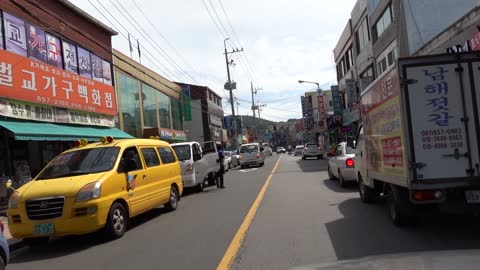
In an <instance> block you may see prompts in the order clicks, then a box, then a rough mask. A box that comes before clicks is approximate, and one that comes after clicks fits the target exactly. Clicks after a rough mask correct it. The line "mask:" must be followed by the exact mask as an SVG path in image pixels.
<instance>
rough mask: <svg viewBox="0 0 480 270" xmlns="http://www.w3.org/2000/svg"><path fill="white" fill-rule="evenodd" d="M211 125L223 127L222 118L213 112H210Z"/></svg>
mask: <svg viewBox="0 0 480 270" xmlns="http://www.w3.org/2000/svg"><path fill="white" fill-rule="evenodd" d="M210 125H213V126H217V127H222V119H221V118H220V117H217V116H215V115H213V114H210Z"/></svg>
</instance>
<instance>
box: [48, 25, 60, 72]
mask: <svg viewBox="0 0 480 270" xmlns="http://www.w3.org/2000/svg"><path fill="white" fill-rule="evenodd" d="M45 36H46V37H47V62H48V64H49V65H52V66H54V67H56V68H62V66H63V65H62V47H61V46H60V39H59V38H57V37H56V36H52V35H50V34H49V33H46V34H45Z"/></svg>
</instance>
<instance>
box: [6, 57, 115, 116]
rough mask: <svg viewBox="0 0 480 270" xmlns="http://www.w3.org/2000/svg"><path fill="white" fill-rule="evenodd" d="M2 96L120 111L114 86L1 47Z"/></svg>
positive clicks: (107, 111) (97, 110)
mask: <svg viewBox="0 0 480 270" xmlns="http://www.w3.org/2000/svg"><path fill="white" fill-rule="evenodd" d="M0 96H2V97H5V98H10V99H15V100H23V101H29V102H33V103H41V104H47V105H51V106H55V107H63V108H68V109H75V110H82V111H88V112H94V113H101V114H107V115H116V114H117V104H116V100H115V90H114V89H113V87H112V86H110V85H106V84H103V83H99V82H96V81H94V80H90V79H88V78H85V77H83V76H78V75H77V74H74V73H71V72H68V71H64V70H61V69H58V68H55V67H52V66H49V65H46V64H44V63H41V62H38V61H35V60H31V59H27V58H24V57H22V56H19V55H17V54H14V53H11V52H8V51H4V50H0Z"/></svg>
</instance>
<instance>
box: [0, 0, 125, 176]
mask: <svg viewBox="0 0 480 270" xmlns="http://www.w3.org/2000/svg"><path fill="white" fill-rule="evenodd" d="M0 13H1V14H0V15H1V16H0V18H2V19H1V20H0V153H2V155H1V157H0V177H1V178H3V177H4V176H6V177H9V178H12V180H14V184H18V185H20V184H22V183H24V182H26V181H28V180H29V179H30V178H31V177H32V176H35V175H36V174H37V173H38V172H39V171H40V170H41V168H42V167H43V166H44V165H45V164H46V163H47V162H49V161H50V160H51V159H52V158H53V157H55V156H56V155H57V154H59V153H60V152H62V151H64V150H66V149H68V148H70V147H72V146H73V141H75V140H77V139H82V138H85V139H87V140H88V141H98V140H99V139H100V137H101V136H107V135H112V136H113V137H115V138H130V137H131V136H130V135H128V134H126V133H124V132H122V131H120V130H118V129H116V128H114V126H115V119H116V117H117V99H116V92H115V89H114V82H113V76H112V73H113V69H112V64H111V63H112V45H111V44H112V43H111V37H112V36H113V35H116V34H117V33H116V32H115V31H114V30H112V29H111V28H109V27H108V26H106V25H104V24H102V23H100V22H99V21H98V20H96V19H95V18H93V17H92V16H90V15H88V14H87V13H85V12H84V11H82V10H80V9H78V8H77V7H76V6H74V5H73V4H71V3H70V2H69V1H66V0H57V1H47V0H43V1H42V0H33V1H26V0H17V1H0ZM2 180H3V179H2Z"/></svg>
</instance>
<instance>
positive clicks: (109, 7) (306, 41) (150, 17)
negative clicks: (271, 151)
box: [69, 0, 355, 121]
mask: <svg viewBox="0 0 480 270" xmlns="http://www.w3.org/2000/svg"><path fill="white" fill-rule="evenodd" d="M69 1H70V2H72V3H73V4H75V5H77V6H78V7H79V8H81V9H82V10H84V11H86V12H87V13H89V14H90V15H92V16H94V17H95V18H97V19H98V20H100V21H101V22H103V23H105V24H106V25H108V26H110V27H112V28H113V29H115V30H117V31H118V32H119V33H120V34H119V35H117V36H115V37H113V47H114V48H115V49H118V50H120V51H121V52H123V53H125V54H127V55H130V50H129V43H128V34H130V36H131V40H132V44H133V46H134V52H133V54H132V56H133V58H134V59H136V60H138V53H137V50H136V40H137V39H138V41H139V44H140V48H141V54H142V59H141V62H142V64H144V65H145V66H147V67H149V68H151V69H153V70H154V71H156V72H158V73H159V74H160V75H162V76H164V77H166V78H167V79H170V80H172V81H180V82H186V83H192V84H197V85H204V86H208V87H210V88H211V89H213V90H214V91H215V92H216V93H217V94H218V95H220V96H221V97H222V98H223V108H224V112H225V115H230V114H231V107H230V104H229V103H228V98H229V94H228V91H226V90H224V89H223V88H224V83H225V82H226V81H227V71H226V63H225V55H224V54H223V52H224V39H226V38H229V40H227V42H226V45H227V50H228V51H232V50H234V49H241V48H243V52H238V53H233V54H229V58H230V59H233V61H234V63H235V65H232V66H230V73H231V78H232V80H234V81H235V82H236V83H237V89H236V90H234V91H233V94H234V96H235V98H236V101H237V102H238V103H239V104H238V110H239V112H240V114H241V115H252V111H251V109H250V107H251V105H252V103H251V102H252V96H251V90H250V89H251V82H253V86H254V88H260V89H262V90H258V91H257V95H256V97H255V102H256V104H266V106H265V107H263V108H262V111H261V117H262V118H265V119H268V120H272V121H286V120H287V119H290V118H301V104H300V96H301V95H302V94H303V93H305V92H307V91H312V90H314V89H316V86H315V85H313V84H299V83H298V80H306V81H314V82H318V83H320V84H321V88H323V89H330V85H332V84H336V72H335V63H334V59H333V49H334V47H335V45H336V43H337V41H338V39H339V37H340V35H341V33H342V31H343V29H344V28H345V26H346V24H347V22H348V19H349V18H350V13H351V10H352V9H353V6H354V4H355V1H354V0H338V1H320V0H295V1H292V0H241V1H233V0H175V1H165V0H160V1H159V0H69ZM326 3H328V4H326ZM127 11H128V12H127ZM217 16H218V17H217ZM212 18H213V19H212ZM214 20H215V23H214ZM235 110H237V105H235ZM236 114H238V112H237V111H236Z"/></svg>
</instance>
